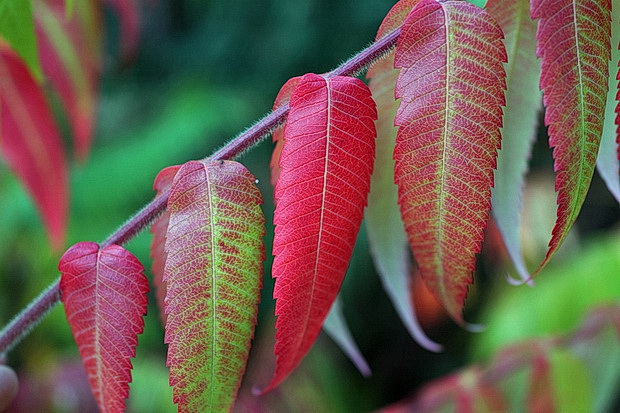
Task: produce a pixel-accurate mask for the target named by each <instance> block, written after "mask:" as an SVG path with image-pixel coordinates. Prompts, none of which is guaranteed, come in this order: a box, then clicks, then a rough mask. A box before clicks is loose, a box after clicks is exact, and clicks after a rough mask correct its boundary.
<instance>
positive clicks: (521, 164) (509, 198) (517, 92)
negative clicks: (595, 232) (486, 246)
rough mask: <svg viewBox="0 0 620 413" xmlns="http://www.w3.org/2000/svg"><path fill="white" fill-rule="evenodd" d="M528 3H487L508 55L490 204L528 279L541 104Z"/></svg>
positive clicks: (524, 0)
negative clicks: (528, 179) (527, 225)
mask: <svg viewBox="0 0 620 413" xmlns="http://www.w3.org/2000/svg"><path fill="white" fill-rule="evenodd" d="M529 6H530V2H529V0H506V1H500V0H489V2H488V3H487V7H486V10H487V11H488V12H489V14H490V15H491V16H493V17H494V18H495V20H497V23H498V24H499V25H500V27H501V28H502V30H503V31H504V35H505V40H504V43H505V45H506V53H507V55H508V63H507V64H506V66H505V68H506V86H507V90H506V110H505V112H504V113H505V115H504V125H503V127H502V148H501V150H500V151H499V153H498V155H497V171H496V172H495V185H494V187H493V190H492V198H491V204H492V210H493V215H494V217H495V222H496V224H497V226H498V228H499V230H500V232H501V233H502V237H503V239H504V244H505V245H506V249H507V251H508V254H509V255H510V258H511V259H512V262H513V264H514V266H515V269H516V270H517V273H518V274H519V276H520V278H521V279H522V280H523V281H526V280H528V279H529V278H530V274H529V272H528V270H527V267H526V265H525V262H524V260H523V255H522V252H521V238H520V229H521V224H520V223H521V209H522V206H523V188H524V185H525V174H526V171H527V169H528V161H529V158H530V154H531V151H532V145H533V143H534V138H535V137H536V132H537V126H538V112H539V111H540V109H541V107H542V96H541V93H540V90H539V88H538V80H539V77H540V63H539V62H538V60H537V59H536V23H535V22H534V21H533V20H532V19H531V18H530V9H529Z"/></svg>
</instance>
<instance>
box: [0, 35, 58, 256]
mask: <svg viewBox="0 0 620 413" xmlns="http://www.w3.org/2000/svg"><path fill="white" fill-rule="evenodd" d="M0 78H1V79H2V82H0V117H1V118H0V124H1V130H0V136H1V141H2V144H1V145H2V154H3V156H4V158H5V159H6V160H7V162H8V164H9V165H10V167H11V169H13V171H15V173H16V174H17V176H18V177H19V178H20V179H21V181H22V182H23V183H24V185H25V186H26V188H27V189H28V191H29V192H30V194H31V195H32V197H33V198H34V201H35V203H36V205H37V207H38V209H39V211H40V212H41V215H42V216H43V221H44V223H45V226H46V227H47V231H48V234H49V237H50V240H51V242H52V245H53V246H54V247H56V248H60V247H61V246H62V245H63V244H64V238H65V226H66V220H67V203H68V200H67V197H68V196H67V172H66V161H65V155H64V152H63V145H62V141H61V139H60V133H59V132H58V129H57V128H56V124H55V122H54V118H53V117H52V113H51V112H50V109H49V107H48V104H47V101H46V100H45V97H44V96H43V94H42V93H41V90H40V89H39V85H38V84H37V83H36V82H35V80H34V79H33V77H32V76H31V75H30V71H29V70H28V68H27V67H26V66H25V65H24V63H23V62H22V60H21V59H20V58H19V57H18V56H17V55H16V54H15V52H13V51H12V50H11V49H9V48H8V46H7V45H6V44H5V43H2V42H0Z"/></svg>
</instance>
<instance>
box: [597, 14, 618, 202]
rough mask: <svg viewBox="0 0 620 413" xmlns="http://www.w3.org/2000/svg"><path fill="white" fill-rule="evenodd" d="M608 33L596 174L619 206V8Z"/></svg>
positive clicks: (613, 16) (613, 15)
mask: <svg viewBox="0 0 620 413" xmlns="http://www.w3.org/2000/svg"><path fill="white" fill-rule="evenodd" d="M612 21H613V22H616V23H615V24H612V26H611V27H612V28H611V30H612V33H611V46H612V52H611V61H610V62H609V84H608V87H609V91H608V92H607V104H606V109H605V123H604V125H603V136H602V138H601V147H600V150H599V154H598V158H597V159H596V170H597V171H598V173H599V175H600V176H601V178H603V181H605V184H606V185H607V188H608V189H609V192H611V194H612V195H613V196H614V198H616V201H618V202H619V203H620V131H619V130H618V129H619V128H620V92H619V90H618V80H620V76H619V71H618V65H619V64H620V24H619V23H618V22H620V6H618V7H613V10H612Z"/></svg>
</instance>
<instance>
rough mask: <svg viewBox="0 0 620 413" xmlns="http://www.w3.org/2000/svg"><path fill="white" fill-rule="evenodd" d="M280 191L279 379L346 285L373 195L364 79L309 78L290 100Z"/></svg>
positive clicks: (371, 108)
mask: <svg viewBox="0 0 620 413" xmlns="http://www.w3.org/2000/svg"><path fill="white" fill-rule="evenodd" d="M289 105H290V112H289V115H288V118H287V120H286V126H285V130H284V145H283V148H282V154H281V157H280V168H281V170H280V177H279V179H278V182H277V184H276V189H275V199H276V210H275V217H274V222H275V224H276V229H275V238H274V255H275V258H274V263H273V270H272V273H273V276H274V278H275V279H276V282H275V287H274V297H275V298H276V315H277V316H278V320H277V322H276V328H277V333H276V345H275V353H276V371H275V374H274V377H273V378H272V381H271V383H270V384H269V385H268V386H267V388H266V389H265V391H266V390H270V389H272V388H274V387H275V386H277V385H278V384H279V383H280V382H281V381H282V380H284V378H285V377H286V376H287V375H288V374H289V373H290V372H291V371H292V370H293V369H294V368H295V367H296V366H297V365H298V364H299V362H300V361H301V359H302V358H303V357H304V355H305V354H306V353H307V352H308V350H309V349H310V347H311V346H312V343H313V342H314V341H315V339H316V337H317V335H318V333H319V331H320V330H321V325H322V324H323V321H324V319H325V317H326V316H327V313H328V312H329V309H330V307H331V305H332V303H333V302H334V300H335V299H336V295H337V293H338V290H339V288H340V285H341V283H342V280H343V278H344V275H345V272H346V269H347V266H348V263H349V260H350V258H351V254H352V251H353V245H354V244H355V239H356V237H357V233H358V231H359V227H360V224H361V220H362V216H363V209H364V206H365V205H366V201H367V196H368V190H369V187H370V174H371V172H372V167H373V158H374V149H375V148H374V147H375V142H374V141H375V136H376V133H375V125H374V120H375V119H376V117H377V113H376V110H375V104H374V101H373V100H372V98H371V96H370V91H369V90H368V87H367V86H366V85H364V83H363V82H361V81H360V80H359V79H355V78H349V77H342V76H336V77H333V78H330V79H325V78H323V77H321V76H318V75H315V74H307V75H304V76H303V77H302V78H301V80H300V81H299V83H298V84H297V87H296V88H295V90H294V92H293V94H292V96H291V99H290V104H289Z"/></svg>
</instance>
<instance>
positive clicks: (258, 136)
mask: <svg viewBox="0 0 620 413" xmlns="http://www.w3.org/2000/svg"><path fill="white" fill-rule="evenodd" d="M399 34H400V28H397V29H396V30H394V31H392V32H391V33H389V34H388V35H386V36H384V37H382V38H381V39H379V40H377V41H376V42H374V43H372V44H371V45H370V46H368V47H367V48H365V49H364V50H362V51H360V52H359V53H357V54H355V55H354V56H353V57H351V58H350V59H349V60H347V61H345V62H344V63H342V64H341V65H340V66H338V67H337V68H336V69H334V70H332V71H331V72H328V73H326V74H325V75H324V76H325V77H326V78H331V77H334V76H355V75H357V74H359V73H360V72H361V71H363V70H364V69H366V68H367V67H368V66H370V65H371V64H372V63H374V62H375V61H377V60H379V59H381V58H382V57H383V56H385V55H386V54H388V53H389V52H390V50H392V49H393V48H394V47H395V46H396V41H397V39H398V36H399ZM288 111H289V107H288V105H284V106H282V107H280V108H278V109H276V110H275V111H273V112H270V113H269V114H267V115H266V116H264V117H263V118H262V119H260V120H259V121H258V122H256V123H255V124H254V125H252V126H250V127H249V128H247V129H246V130H245V131H243V132H242V133H241V134H239V135H238V136H237V137H235V138H233V139H232V140H230V141H229V142H228V143H226V144H225V145H224V146H223V147H221V148H220V149H219V150H217V151H216V152H214V153H213V154H212V155H211V156H208V157H206V158H204V160H220V159H235V158H237V157H239V156H240V155H241V154H243V153H244V152H245V151H247V150H249V149H251V148H252V147H254V146H255V145H256V144H258V143H260V142H261V141H262V140H263V139H264V138H265V137H266V136H267V135H269V134H270V133H271V132H272V131H273V130H274V129H275V128H276V127H278V126H279V125H281V124H282V123H284V121H285V120H286V116H287V114H288ZM168 197H169V191H166V192H164V193H162V194H161V195H159V196H157V197H156V198H154V199H153V200H152V201H151V202H149V203H148V204H147V205H146V206H144V208H142V209H141V210H140V211H138V212H137V213H136V214H135V215H134V216H133V217H131V218H130V219H129V220H127V222H126V223H125V224H123V225H122V226H121V227H119V228H118V229H117V230H116V231H114V233H112V234H111V235H110V236H109V237H108V238H107V239H106V240H105V241H103V242H102V243H101V246H102V248H105V247H107V246H109V245H112V244H116V245H123V244H125V243H126V242H128V241H130V240H131V239H132V238H134V237H135V236H136V235H138V234H139V233H140V232H141V231H142V230H144V229H145V228H146V227H148V226H149V225H150V224H151V223H152V222H153V221H154V220H155V219H156V218H157V217H158V216H159V215H160V214H161V213H162V212H163V211H164V210H165V208H166V203H167V202H168ZM59 302H60V278H57V279H56V280H55V281H54V282H53V283H52V284H51V285H50V286H49V287H47V288H46V289H45V290H44V291H43V292H42V293H41V294H40V295H39V296H38V297H36V298H35V299H34V300H32V301H31V302H30V304H28V306H26V307H25V308H24V309H23V310H22V311H21V312H20V313H19V314H18V315H17V316H15V318H14V319H13V320H12V321H11V322H10V323H9V324H7V325H6V326H5V327H4V328H3V329H2V331H0V356H3V355H5V354H6V353H7V352H8V351H9V350H11V349H12V348H13V347H14V346H15V345H16V344H17V343H18V342H19V341H21V340H22V339H23V338H24V337H25V336H27V335H28V333H29V332H30V331H31V330H32V328H34V326H36V325H37V324H38V323H39V322H40V321H41V320H42V319H43V318H44V317H45V316H46V315H47V314H48V313H49V311H50V310H51V309H52V308H53V307H54V306H55V305H56V304H58V303H59Z"/></svg>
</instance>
